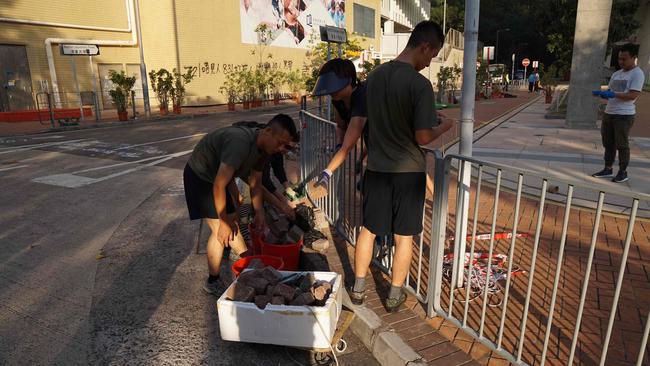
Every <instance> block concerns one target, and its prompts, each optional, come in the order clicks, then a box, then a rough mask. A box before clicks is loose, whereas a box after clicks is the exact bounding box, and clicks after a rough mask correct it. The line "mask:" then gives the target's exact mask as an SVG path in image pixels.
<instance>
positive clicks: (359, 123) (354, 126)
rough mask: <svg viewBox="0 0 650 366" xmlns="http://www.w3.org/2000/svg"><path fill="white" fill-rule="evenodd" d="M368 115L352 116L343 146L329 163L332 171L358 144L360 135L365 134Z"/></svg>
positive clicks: (328, 166) (328, 167)
mask: <svg viewBox="0 0 650 366" xmlns="http://www.w3.org/2000/svg"><path fill="white" fill-rule="evenodd" d="M367 120H368V119H367V118H366V117H352V119H351V120H350V125H349V126H348V130H347V131H345V137H344V138H343V146H341V148H340V149H339V151H337V152H336V154H335V155H334V156H333V157H332V160H330V162H329V164H327V169H328V170H329V171H331V172H333V171H335V170H336V169H337V168H338V167H339V166H341V164H343V162H344V161H345V158H346V157H347V156H348V153H349V152H350V150H352V148H354V146H355V145H356V144H357V141H358V140H359V137H361V135H362V134H363V129H364V128H365V126H366V121H367Z"/></svg>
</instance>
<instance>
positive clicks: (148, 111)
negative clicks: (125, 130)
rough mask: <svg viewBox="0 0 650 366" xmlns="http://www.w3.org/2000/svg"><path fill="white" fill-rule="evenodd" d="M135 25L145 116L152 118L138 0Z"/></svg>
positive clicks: (136, 1)
mask: <svg viewBox="0 0 650 366" xmlns="http://www.w3.org/2000/svg"><path fill="white" fill-rule="evenodd" d="M135 24H136V27H137V29H138V48H139V50H140V80H141V81H142V99H143V101H144V115H145V116H146V117H151V104H150V103H149V84H148V82H147V66H146V65H145V63H144V46H143V45H142V27H141V26H140V2H139V1H138V0H135ZM133 117H135V116H133Z"/></svg>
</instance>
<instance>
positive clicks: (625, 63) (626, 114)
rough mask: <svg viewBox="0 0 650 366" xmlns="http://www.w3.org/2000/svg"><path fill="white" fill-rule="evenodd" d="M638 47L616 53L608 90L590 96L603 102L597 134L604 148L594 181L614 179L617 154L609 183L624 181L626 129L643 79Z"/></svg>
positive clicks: (627, 160)
mask: <svg viewBox="0 0 650 366" xmlns="http://www.w3.org/2000/svg"><path fill="white" fill-rule="evenodd" d="M637 55H638V47H637V46H636V45H634V44H631V43H627V44H625V45H623V46H622V47H621V49H620V51H619V52H618V65H619V66H620V67H621V69H620V70H618V71H616V72H615V73H614V74H612V78H611V79H610V81H609V90H607V91H603V92H601V91H595V92H594V95H597V96H600V97H601V98H604V99H607V108H605V113H604V114H603V122H602V125H601V127H600V133H601V136H602V139H603V147H605V168H604V169H603V170H601V171H599V172H598V173H594V174H592V176H593V177H596V178H609V177H614V170H613V169H612V166H613V165H614V160H615V159H616V150H618V163H619V169H618V174H616V176H615V177H614V178H613V179H612V181H614V182H616V183H622V182H625V181H627V180H628V177H627V166H628V165H629V163H630V145H629V137H630V128H631V127H632V124H633V123H634V115H635V114H636V106H635V104H634V103H635V101H636V98H637V97H638V96H639V94H641V90H642V89H643V83H644V82H645V76H644V75H643V71H641V69H640V68H639V67H638V66H636V58H637Z"/></svg>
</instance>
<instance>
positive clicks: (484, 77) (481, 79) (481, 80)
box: [476, 60, 490, 95]
mask: <svg viewBox="0 0 650 366" xmlns="http://www.w3.org/2000/svg"><path fill="white" fill-rule="evenodd" d="M480 61H481V66H479V67H478V69H477V70H476V95H479V94H480V93H481V89H482V87H483V86H485V83H487V82H488V80H490V73H489V72H488V64H487V62H485V61H483V60H480Z"/></svg>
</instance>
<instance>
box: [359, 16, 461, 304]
mask: <svg viewBox="0 0 650 366" xmlns="http://www.w3.org/2000/svg"><path fill="white" fill-rule="evenodd" d="M443 43H444V35H443V33H442V29H440V26H439V25H437V24H436V23H434V22H432V21H424V22H421V23H419V24H418V25H417V26H416V27H415V29H414V30H413V32H412V33H411V36H410V38H409V41H408V44H407V46H406V48H405V49H404V51H402V53H400V55H399V56H398V57H397V58H396V59H395V60H393V61H390V62H388V63H385V64H383V65H381V66H379V67H377V68H376V69H375V70H373V71H372V72H371V73H370V75H369V76H368V80H367V95H368V120H369V121H372V122H370V123H369V132H370V133H369V141H368V146H369V149H368V166H367V170H366V175H365V177H364V184H363V228H362V229H361V233H360V235H359V238H358V239H357V244H356V247H355V255H354V271H355V277H356V279H355V284H354V287H353V288H352V289H350V297H351V299H352V301H353V302H354V303H355V304H362V303H363V300H364V299H365V294H364V291H365V277H366V274H367V272H368V266H369V265H370V261H371V259H372V248H373V242H374V241H375V237H376V236H378V235H379V236H384V235H393V236H394V239H395V244H396V248H395V249H396V250H395V257H394V259H393V268H392V281H391V285H392V286H391V290H390V293H389V296H388V299H387V300H386V309H387V310H388V311H391V312H393V311H397V310H398V309H399V307H400V305H401V304H402V303H404V301H405V300H406V296H405V295H404V293H403V292H402V285H403V284H404V281H405V280H406V275H407V274H408V270H409V266H410V262H411V250H412V245H413V244H412V241H413V235H417V234H419V233H420V232H421V231H422V210H423V208H424V198H425V189H426V173H425V171H426V160H425V155H424V152H423V151H422V149H421V148H420V145H426V144H429V143H430V142H432V141H433V140H434V139H436V138H438V137H439V136H440V135H442V134H443V133H444V132H445V131H447V130H448V129H449V128H450V127H451V126H452V124H453V122H452V121H451V120H449V119H446V118H445V119H444V120H443V121H439V119H438V116H437V114H436V111H435V108H434V97H433V88H432V86H431V82H430V81H429V80H427V79H426V78H425V77H424V76H423V75H421V74H420V73H419V71H420V70H422V69H424V68H425V67H427V66H429V64H430V63H431V59H432V58H433V57H435V56H436V55H437V54H438V51H439V50H440V49H441V48H442V45H443Z"/></svg>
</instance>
